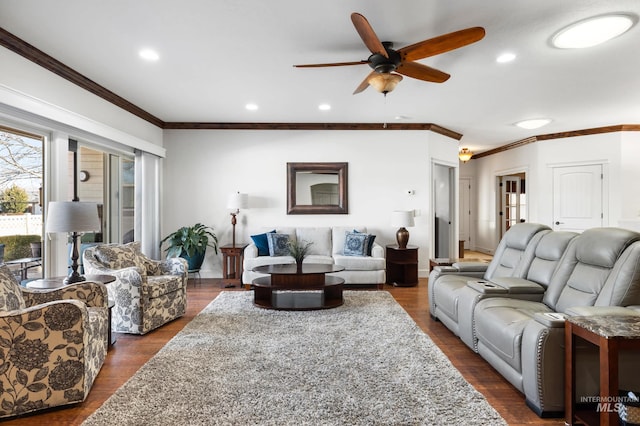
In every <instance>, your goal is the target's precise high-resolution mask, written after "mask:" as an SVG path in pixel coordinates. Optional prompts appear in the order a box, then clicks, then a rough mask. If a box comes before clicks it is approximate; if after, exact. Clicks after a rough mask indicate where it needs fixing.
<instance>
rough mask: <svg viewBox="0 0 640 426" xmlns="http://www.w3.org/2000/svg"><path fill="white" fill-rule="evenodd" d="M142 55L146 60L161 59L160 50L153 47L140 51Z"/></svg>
mask: <svg viewBox="0 0 640 426" xmlns="http://www.w3.org/2000/svg"><path fill="white" fill-rule="evenodd" d="M138 54H139V55H140V57H141V58H142V59H144V60H146V61H157V60H158V59H160V55H158V52H156V51H155V50H151V49H142V50H141V51H140V52H139V53H138Z"/></svg>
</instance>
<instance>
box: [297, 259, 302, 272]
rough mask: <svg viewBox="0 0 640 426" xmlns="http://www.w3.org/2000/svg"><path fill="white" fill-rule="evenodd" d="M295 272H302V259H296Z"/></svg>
mask: <svg viewBox="0 0 640 426" xmlns="http://www.w3.org/2000/svg"><path fill="white" fill-rule="evenodd" d="M296 272H298V273H300V272H302V259H300V260H298V259H296Z"/></svg>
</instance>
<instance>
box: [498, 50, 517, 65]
mask: <svg viewBox="0 0 640 426" xmlns="http://www.w3.org/2000/svg"><path fill="white" fill-rule="evenodd" d="M514 59H516V54H515V53H511V52H505V53H503V54H501V55H499V56H498V57H497V58H496V62H497V63H499V64H504V63H507V62H511V61H513V60H514Z"/></svg>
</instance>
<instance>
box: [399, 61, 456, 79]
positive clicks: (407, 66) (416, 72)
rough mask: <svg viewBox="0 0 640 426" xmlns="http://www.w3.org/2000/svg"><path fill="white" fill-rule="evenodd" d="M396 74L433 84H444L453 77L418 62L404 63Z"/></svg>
mask: <svg viewBox="0 0 640 426" xmlns="http://www.w3.org/2000/svg"><path fill="white" fill-rule="evenodd" d="M396 72H398V73H400V74H403V75H406V76H407V77H413V78H417V79H418V80H424V81H430V82H432V83H444V82H445V81H447V80H449V77H451V76H450V75H449V74H447V73H446V72H442V71H440V70H437V69H435V68H431V67H428V66H426V65H422V64H419V63H417V62H402V63H401V64H400V66H398V68H397V69H396Z"/></svg>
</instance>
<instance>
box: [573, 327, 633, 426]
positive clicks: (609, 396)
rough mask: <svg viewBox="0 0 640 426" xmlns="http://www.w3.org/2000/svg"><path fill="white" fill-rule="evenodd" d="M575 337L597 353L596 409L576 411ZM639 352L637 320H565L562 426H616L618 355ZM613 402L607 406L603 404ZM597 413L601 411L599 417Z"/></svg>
mask: <svg viewBox="0 0 640 426" xmlns="http://www.w3.org/2000/svg"><path fill="white" fill-rule="evenodd" d="M576 337H581V338H582V339H584V340H586V341H588V342H590V343H593V344H594V345H596V346H598V348H599V351H600V396H599V401H602V402H605V403H604V404H598V407H597V409H593V410H587V411H578V410H576V389H575V382H576V370H575V366H576V357H575V351H576ZM621 349H636V350H637V349H640V316H633V315H597V316H587V317H568V318H567V321H566V322H565V424H568V425H573V424H576V422H580V423H583V424H585V425H597V424H600V425H617V424H619V422H618V417H619V416H618V413H617V412H616V410H615V409H614V406H615V401H616V400H617V398H618V392H619V389H618V352H619V350H621ZM610 401H614V402H613V403H609V404H607V403H606V402H610ZM598 411H600V413H599V415H598Z"/></svg>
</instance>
